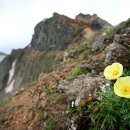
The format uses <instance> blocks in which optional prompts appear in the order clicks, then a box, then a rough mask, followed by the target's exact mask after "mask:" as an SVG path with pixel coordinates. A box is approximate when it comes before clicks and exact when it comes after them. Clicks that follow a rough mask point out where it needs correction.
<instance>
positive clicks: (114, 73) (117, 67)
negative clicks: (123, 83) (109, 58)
mask: <svg viewBox="0 0 130 130" xmlns="http://www.w3.org/2000/svg"><path fill="white" fill-rule="evenodd" d="M122 73H123V66H122V64H120V63H118V62H117V63H113V64H112V65H108V66H107V67H106V68H105V70H104V76H105V78H106V79H108V80H114V79H117V78H119V77H120V76H121V75H122Z"/></svg>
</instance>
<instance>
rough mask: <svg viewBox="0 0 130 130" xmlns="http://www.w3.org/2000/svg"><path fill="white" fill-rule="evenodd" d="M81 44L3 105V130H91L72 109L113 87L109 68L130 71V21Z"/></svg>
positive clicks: (0, 119) (0, 114)
mask: <svg viewBox="0 0 130 130" xmlns="http://www.w3.org/2000/svg"><path fill="white" fill-rule="evenodd" d="M79 43H80V44H75V45H74V46H73V48H67V49H66V50H65V52H68V55H67V56H66V60H65V61H64V62H63V61H61V62H60V63H58V64H57V65H55V66H54V68H53V70H52V71H51V72H50V73H40V75H39V78H38V81H37V82H33V83H32V84H31V85H30V86H29V87H28V88H22V89H21V90H20V91H18V92H17V93H15V94H14V95H13V97H11V98H8V99H6V100H4V101H3V102H1V106H0V128H1V129H4V130H39V129H40V130H41V129H43V130H75V129H77V130H87V129H88V124H89V123H90V122H85V121H86V119H84V118H83V117H82V116H81V115H79V116H78V117H77V116H72V115H73V113H75V111H71V108H72V107H74V105H80V107H82V106H84V103H85V102H89V101H90V97H91V96H93V97H95V98H97V97H96V95H95V94H96V92H97V91H100V90H101V89H102V87H103V86H104V85H106V84H111V82H108V80H106V79H105V78H104V76H103V70H104V68H105V67H106V66H107V65H109V64H111V63H113V62H120V63H121V64H123V66H124V67H125V68H128V69H130V46H129V44H130V20H128V21H126V22H123V23H121V24H120V25H119V26H118V27H116V28H112V29H110V30H108V31H106V32H105V33H103V35H100V36H98V37H97V39H96V38H95V39H94V40H92V39H91V40H88V39H87V40H86V39H83V40H82V41H80V42H79ZM37 49H38V48H37ZM40 52H41V50H40ZM40 52H39V51H38V53H40ZM51 52H53V51H51ZM33 53H34V52H33ZM36 56H37V55H36ZM74 102H75V104H74ZM73 110H74V109H73ZM77 114H78V113H77ZM83 122H85V123H83Z"/></svg>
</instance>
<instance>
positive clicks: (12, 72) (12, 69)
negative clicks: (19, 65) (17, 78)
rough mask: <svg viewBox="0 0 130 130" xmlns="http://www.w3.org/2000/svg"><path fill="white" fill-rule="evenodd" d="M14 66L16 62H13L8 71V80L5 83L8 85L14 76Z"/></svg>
mask: <svg viewBox="0 0 130 130" xmlns="http://www.w3.org/2000/svg"><path fill="white" fill-rule="evenodd" d="M15 64H16V61H14V62H13V64H12V68H11V69H10V71H9V79H8V82H7V84H8V85H9V84H10V82H11V80H12V78H13V76H14V72H15Z"/></svg>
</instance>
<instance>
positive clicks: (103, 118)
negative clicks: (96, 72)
mask: <svg viewBox="0 0 130 130" xmlns="http://www.w3.org/2000/svg"><path fill="white" fill-rule="evenodd" d="M100 96H101V97H102V100H101V101H96V102H94V103H92V104H90V105H88V107H89V108H88V110H89V111H90V112H91V114H90V115H89V117H90V119H91V121H92V122H93V123H92V128H96V130H99V129H100V130H115V129H118V130H126V129H128V128H130V122H129V121H130V107H129V106H130V100H129V99H127V98H122V97H119V96H117V95H115V93H114V91H113V89H108V90H107V91H106V92H105V93H104V92H102V93H100ZM95 108H98V109H99V110H100V111H99V112H93V110H94V109H95Z"/></svg>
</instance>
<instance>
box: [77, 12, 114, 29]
mask: <svg viewBox="0 0 130 130" xmlns="http://www.w3.org/2000/svg"><path fill="white" fill-rule="evenodd" d="M75 19H76V20H78V21H81V22H83V23H86V24H88V25H89V26H91V27H92V28H93V29H106V28H111V27H112V25H111V24H109V23H108V22H107V21H105V20H103V19H101V18H100V17H98V16H97V14H93V15H90V14H82V13H80V14H78V15H77V16H76V17H75Z"/></svg>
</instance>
